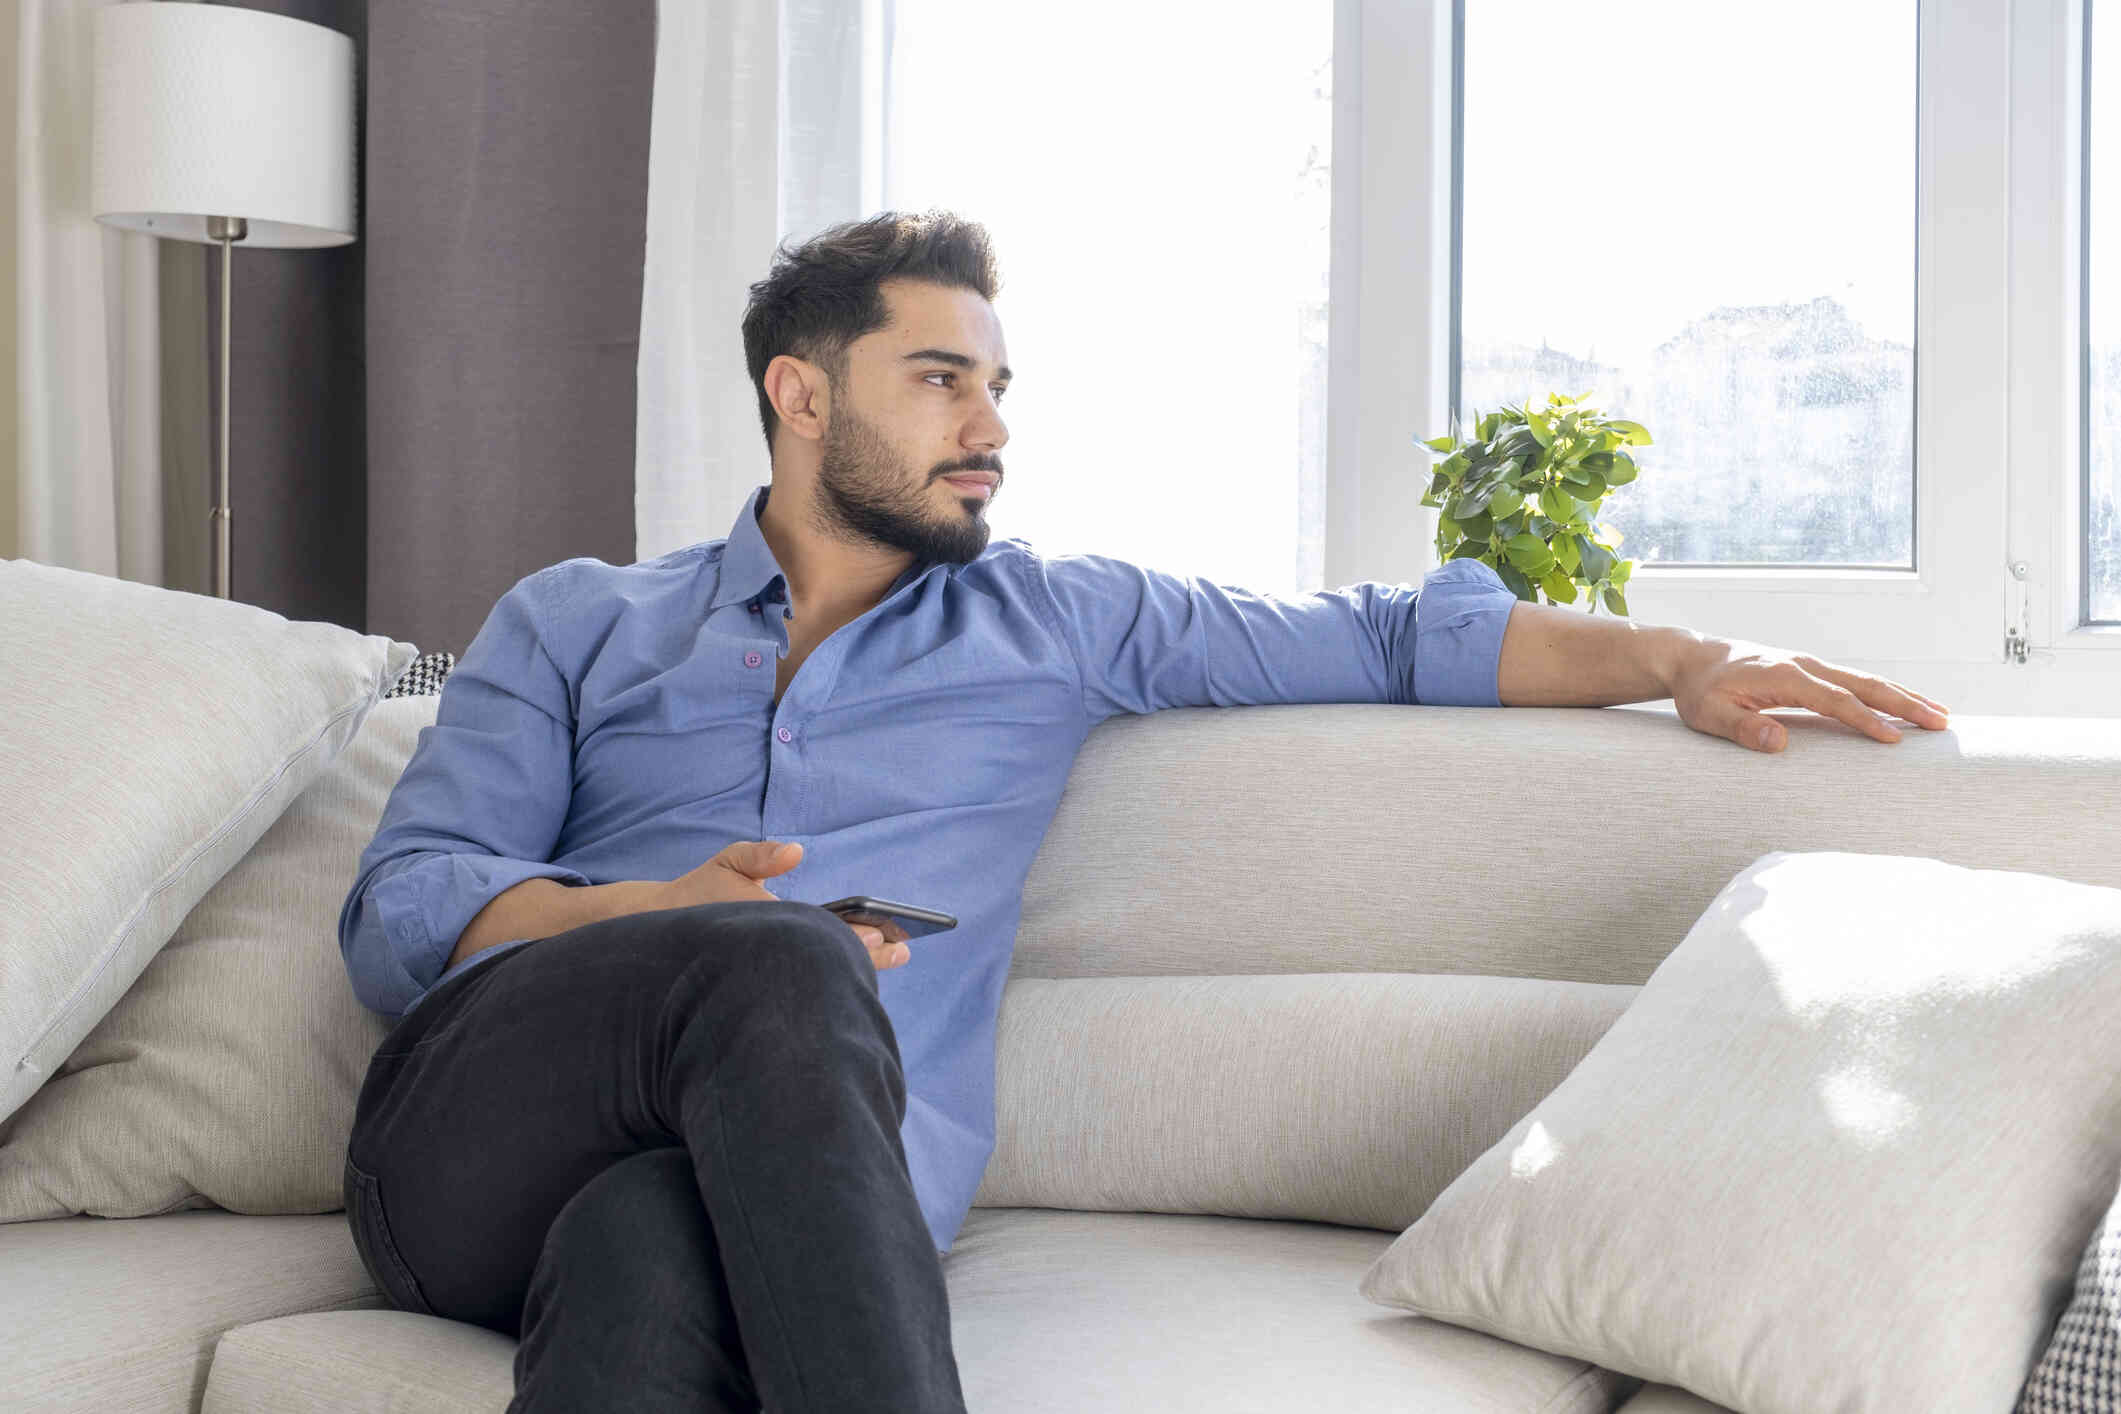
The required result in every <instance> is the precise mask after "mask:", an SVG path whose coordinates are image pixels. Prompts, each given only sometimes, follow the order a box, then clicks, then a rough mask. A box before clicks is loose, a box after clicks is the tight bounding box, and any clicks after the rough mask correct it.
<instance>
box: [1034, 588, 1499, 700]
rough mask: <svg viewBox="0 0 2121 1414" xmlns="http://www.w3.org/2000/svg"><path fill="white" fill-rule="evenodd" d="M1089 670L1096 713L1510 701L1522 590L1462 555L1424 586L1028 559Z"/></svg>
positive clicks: (1088, 688) (1086, 678)
mask: <svg viewBox="0 0 2121 1414" xmlns="http://www.w3.org/2000/svg"><path fill="white" fill-rule="evenodd" d="M1027 572H1028V573H1029V574H1030V575H1031V576H1032V578H1033V581H1034V583H1033V585H1032V590H1033V592H1034V593H1035V594H1038V595H1041V596H1044V597H1046V598H1047V599H1049V600H1050V606H1051V609H1052V611H1053V613H1054V615H1055V616H1056V619H1057V623H1056V629H1057V631H1058V632H1059V633H1060V635H1061V637H1062V638H1063V640H1064V641H1065V642H1066V644H1067V646H1068V647H1069V649H1070V651H1071V652H1072V653H1073V655H1074V657H1075V661H1076V665H1077V667H1078V668H1079V670H1080V672H1081V675H1082V685H1083V710H1084V712H1085V714H1086V715H1087V716H1088V717H1089V719H1090V721H1091V722H1092V724H1093V725H1094V724H1095V723H1097V722H1101V721H1103V720H1104V719H1105V718H1107V717H1110V716H1113V715H1114V714H1116V713H1120V712H1134V713H1147V712H1158V711H1162V710H1163V709H1165V708H1167V707H1248V706H1257V705H1262V704H1273V705H1282V704H1289V703H1303V702H1381V703H1400V704H1411V703H1423V704H1427V705H1431V706H1461V707H1496V706H1500V705H1502V704H1501V703H1500V702H1499V701H1498V700H1497V697H1496V690H1495V670H1496V657H1497V654H1498V652H1499V651H1500V647H1501V640H1502V633H1503V622H1504V619H1505V617H1506V616H1507V615H1508V613H1509V611H1510V607H1511V606H1512V605H1513V604H1515V603H1516V602H1517V598H1516V596H1515V595H1514V594H1512V593H1511V592H1510V591H1509V589H1508V588H1506V587H1505V586H1504V585H1503V582H1502V579H1501V577H1500V576H1499V575H1497V574H1496V573H1495V571H1494V570H1492V569H1490V568H1489V567H1488V566H1486V565H1483V564H1481V563H1479V562H1478V561H1475V560H1453V561H1451V562H1450V563H1448V564H1445V565H1441V566H1438V567H1437V568H1436V569H1433V570H1430V571H1429V572H1428V574H1427V575H1425V576H1424V577H1423V579H1422V583H1421V586H1420V588H1419V589H1416V588H1414V587H1412V586H1409V585H1404V584H1380V583H1375V582H1364V583H1361V584H1353V585H1349V586H1347V587H1345V588H1342V589H1329V590H1319V591H1317V592H1315V593H1311V594H1306V595H1300V596H1291V597H1286V598H1284V597H1277V596H1273V595H1266V594H1259V593H1255V592H1253V591H1251V590H1247V589H1242V588H1237V587H1233V586H1228V585H1220V584H1215V583H1211V582H1210V581H1208V580H1205V579H1202V578H1200V577H1199V576H1197V575H1175V574H1171V573H1168V572H1166V571H1163V570H1158V569H1152V568H1148V567H1146V566H1142V565H1136V564H1132V563H1129V562H1128V561H1125V560H1118V559H1113V558H1111V557H1109V556H1105V555H1053V556H1043V557H1035V558H1034V559H1032V560H1031V561H1029V562H1028V563H1027Z"/></svg>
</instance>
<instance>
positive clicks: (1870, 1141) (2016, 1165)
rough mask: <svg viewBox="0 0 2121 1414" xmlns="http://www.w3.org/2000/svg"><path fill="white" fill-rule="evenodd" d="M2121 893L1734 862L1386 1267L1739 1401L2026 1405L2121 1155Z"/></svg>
mask: <svg viewBox="0 0 2121 1414" xmlns="http://www.w3.org/2000/svg"><path fill="white" fill-rule="evenodd" d="M2116 1016H2121V890H2116V889H2107V888H2096V887H2093V886H2091V885H2086V884H2079V883H2074V882H2071V881H2068V880H2064V879H2055V878H2048V877H2044V876H2041V875H2037V874H2021V873H2012V872H2008V871H2004V870H1975V869H1962V868H1959V867H1957V866H1954V865H1950V864H1945V863H1942V862H1939V861H1937V860H1932V859H1922V858H1910V857H1901V856H1892V855H1862V854H1851V853H1842V852H1822V853H1816V854H1789V853H1781V852H1778V853H1774V854H1770V855H1768V856H1766V857H1764V858H1763V859H1761V860H1759V861H1757V862H1756V863H1755V864H1753V865H1752V866H1751V867H1749V868H1747V869H1745V870H1744V871H1742V872H1741V873H1740V874H1739V875H1738V876H1737V877H1736V878H1735V879H1733V880H1732V881H1731V882H1730V883H1729V884H1728V885H1727V886H1726V887H1725V888H1724V889H1723V891H1722V892H1721V893H1720V894H1719V895H1718V896H1717V898H1716V900H1715V901H1714V902H1713V903H1712V904H1711V905H1710V907H1709V909H1708V911H1707V912H1705V913H1704V914H1703V915H1702V917H1701V919H1700V920H1699V921H1698V922H1697V923H1696V924H1695V926H1694V928H1693V929H1692V930H1691V931H1689V933H1688V934H1687V936H1686V938H1685V940H1684V941H1683V942H1681V943H1680V945H1679V946H1678V947H1677V948H1676V949H1675V950H1674V951H1673V952H1672V954H1671V956H1670V957H1669V958H1667V959H1666V960H1665V962H1664V963H1663V964H1662V965H1661V966H1659V967H1658V969H1657V971H1656V972H1655V973H1654V974H1652V975H1651V977H1650V979H1649V981H1648V983H1647V984H1646V985H1645V986H1644V987H1643V989H1642V992H1641V994H1640V995H1639V996H1638V997H1637V998H1636V1000H1635V1004H1634V1005H1633V1006H1631V1007H1630V1008H1629V1009H1628V1011H1627V1012H1626V1014H1625V1015H1623V1016H1622V1017H1621V1018H1620V1019H1619V1020H1618V1021H1617V1022H1615V1023H1614V1024H1613V1027H1612V1029H1611V1030H1609V1031H1607V1032H1606V1034H1605V1036H1604V1037H1603V1038H1602V1039H1601V1040H1600V1041H1599V1042H1598V1044H1597V1045H1595V1046H1593V1047H1592V1048H1591V1051H1590V1054H1589V1055H1587V1056H1586V1057H1585V1058H1584V1060H1583V1062H1582V1064H1580V1065H1579V1066H1577V1067H1576V1069H1575V1070H1574V1071H1573V1072H1572V1073H1571V1074H1570V1075H1569V1077H1568V1078H1567V1079H1566V1080H1564V1081H1563V1082H1562V1083H1561V1084H1560V1085H1559V1086H1558V1087H1557V1088H1556V1089H1555V1090H1554V1092H1553V1093H1552V1094H1551V1095H1549V1096H1547V1097H1546V1099H1544V1100H1542V1101H1541V1102H1540V1103H1539V1104H1538V1105H1537V1106H1536V1107H1535V1108H1533V1109H1532V1111H1531V1112H1530V1113H1528V1114H1527V1115H1525V1116H1524V1118H1523V1119H1521V1120H1520V1121H1519V1122H1518V1123H1517V1124H1516V1125H1515V1126H1513V1127H1512V1128H1511V1130H1510V1132H1509V1133H1508V1134H1507V1135H1505V1136H1504V1137H1503V1138H1502V1140H1501V1141H1500V1142H1498V1143H1497V1144H1496V1145H1495V1146H1494V1147H1492V1148H1490V1149H1489V1150H1488V1151H1487V1152H1486V1153H1485V1154H1483V1155H1481V1156H1480V1158H1479V1159H1478V1160H1476V1161H1475V1162H1474V1163H1473V1165H1472V1166H1471V1167H1469V1168H1468V1169H1467V1170H1466V1171H1465V1172H1464V1173H1463V1174H1461V1175H1459V1177H1458V1178H1457V1179H1456V1180H1455V1181H1454V1182H1453V1183H1452V1184H1451V1186H1450V1187H1449V1188H1447V1189H1445V1190H1444V1193H1443V1195H1442V1196H1441V1197H1439V1198H1438V1199H1437V1200H1436V1202H1435V1203H1434V1204H1433V1205H1432V1206H1431V1207H1430V1208H1429V1210H1428V1212H1427V1213H1425V1214H1424V1215H1423V1216H1422V1217H1421V1219H1420V1220H1419V1221H1418V1222H1416V1223H1414V1224H1413V1226H1411V1227H1409V1228H1408V1229H1407V1231H1406V1232H1405V1233H1404V1234H1402V1235H1401V1236H1400V1238H1399V1239H1398V1240H1397V1241H1395V1242H1394V1243H1393V1244H1392V1246H1391V1248H1390V1249H1389V1250H1388V1251H1387V1252H1386V1253H1385V1254H1384V1256H1383V1257H1381V1258H1380V1259H1379V1260H1378V1262H1377V1263H1376V1265H1375V1266H1373V1267H1372V1268H1371V1269H1370V1270H1369V1271H1368V1272H1367V1273H1365V1275H1364V1277H1363V1282H1362V1292H1363V1294H1364V1295H1365V1296H1367V1297H1369V1298H1370V1299H1372V1300H1374V1301H1378V1302H1380V1303H1382V1304H1385V1305H1390V1306H1396V1307H1401V1308H1404V1309H1406V1310H1410V1311H1417V1312H1421V1313H1423V1314H1425V1315H1429V1316H1433V1317H1435V1318H1437V1319H1439V1320H1446V1321H1452V1322H1455V1323H1458V1324H1462V1325H1465V1326H1468V1327H1470V1328H1472V1329H1476V1330H1483V1331H1487V1332H1489V1333H1491V1334H1494V1335H1499V1336H1502V1337H1504V1338H1505V1339H1509V1340H1515V1341H1519V1342H1522V1343H1524V1344H1526V1345H1530V1346H1534V1347H1536V1348H1538V1349H1541V1350H1551V1351H1555V1352H1557V1353H1562V1354H1569V1355H1575V1356H1579V1357H1581V1358H1583V1359H1587V1360H1593V1361H1596V1362H1597V1363H1599V1364H1601V1365H1605V1366H1608V1367H1610V1368H1612V1369H1616V1370H1621V1371H1625V1372H1626V1373H1628V1374H1631V1375H1637V1376H1641V1377H1643V1378H1644V1379H1647V1380H1652V1381H1655V1382H1658V1383H1664V1384H1673V1385H1677V1386H1679V1387H1681V1388H1683V1389H1686V1390H1690V1391H1692V1392H1693V1393H1695V1394H1698V1395H1700V1396H1702V1397H1703V1398H1706V1399H1711V1400H1714V1401H1717V1402H1718V1403H1722V1404H1726V1405H1729V1406H1731V1407H1733V1408H1736V1409H1747V1410H1753V1409H1758V1410H1778V1409H1790V1410H1797V1409H1804V1410H1813V1409H1845V1410H1850V1411H1873V1410H1875V1411H1885V1410H1904V1409H1920V1410H1925V1411H1933V1412H1934V1414H1955V1412H1956V1411H1965V1412H1966V1414H1992V1411H1996V1410H2002V1409H2008V1408H2010V1407H2011V1404H2012V1402H2013V1400H2015V1399H2016V1397H2017V1395H2018V1391H2019V1388H2020V1386H2021V1385H2022V1384H2023V1382H2024V1380H2025V1378H2026V1374H2027V1371H2028V1370H2029V1369H2030V1368H2031V1367H2032V1365H2033V1362H2034V1360H2035V1359H2036V1358H2037V1357H2038V1355H2039V1353H2040V1350H2041V1348H2042V1346H2043V1345H2044V1344H2045V1343H2046V1341H2047V1336H2048V1332H2049V1331H2050V1330H2051V1329H2052V1328H2053V1326H2054V1324H2055V1320H2056V1317H2057V1316H2058V1315H2059V1314H2060V1311H2061V1309H2062V1306H2063V1303H2064V1301H2065V1300H2066V1298H2067V1296H2068V1293H2069V1288H2070V1281H2071V1277H2072V1275H2073V1273H2074V1272H2075V1270H2076V1267H2077V1262H2078V1258H2079V1255H2080V1254H2081V1253H2082V1252H2083V1250H2084V1245H2085V1242H2086V1240H2087V1239H2088V1238H2089V1236H2090V1235H2091V1232H2092V1230H2093V1229H2094V1228H2095V1227H2096V1226H2097V1224H2098V1222H2099V1220H2100V1217H2101V1216H2102V1215H2103V1214H2104V1212H2105V1211H2106V1208H2107V1205H2108V1204H2109V1203H2110V1202H2111V1201H2112V1199H2113V1193H2114V1183H2115V1174H2116V1172H2117V1169H2121V1027H2117V1026H2115V1025H2114V1018H2115V1017H2116Z"/></svg>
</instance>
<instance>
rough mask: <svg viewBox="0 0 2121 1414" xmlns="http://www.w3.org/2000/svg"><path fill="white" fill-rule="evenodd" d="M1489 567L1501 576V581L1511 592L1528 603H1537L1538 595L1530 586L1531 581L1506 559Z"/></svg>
mask: <svg viewBox="0 0 2121 1414" xmlns="http://www.w3.org/2000/svg"><path fill="white" fill-rule="evenodd" d="M1490 568H1491V569H1493V570H1494V571H1495V573H1496V574H1498V575H1500V576H1502V582H1503V583H1504V584H1507V585H1508V586H1509V587H1510V592H1511V593H1512V594H1515V595H1516V596H1517V597H1518V598H1520V599H1522V600H1524V601H1525V602H1526V603H1529V604H1537V603H1538V602H1539V595H1538V593H1537V592H1536V591H1535V590H1534V589H1533V588H1532V582H1531V581H1530V580H1528V579H1526V578H1525V577H1524V576H1523V575H1521V574H1519V573H1518V572H1517V571H1516V569H1515V568H1513V567H1512V566H1511V565H1510V563H1509V562H1508V561H1504V562H1503V563H1502V564H1499V565H1492V566H1490Z"/></svg>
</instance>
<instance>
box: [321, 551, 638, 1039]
mask: <svg viewBox="0 0 2121 1414" xmlns="http://www.w3.org/2000/svg"><path fill="white" fill-rule="evenodd" d="M549 573H550V572H549V571H540V572H539V573H538V574H533V575H529V576H526V577H525V578H524V579H522V580H520V581H518V582H517V584H516V585H515V587H514V588H512V589H510V590H509V591H508V592H507V593H506V594H504V595H502V596H501V599H500V601H499V602H498V603H497V604H495V605H494V607H493V610H492V612H491V613H489V614H488V615H487V618H486V622H485V624H484V625H483V626H482V627H481V628H480V629H479V632H478V634H477V636H476V637H475V638H473V640H472V642H471V646H470V647H469V648H467V649H465V651H464V656H463V658H462V660H461V661H460V662H459V663H458V664H457V665H456V667H455V668H454V669H452V670H451V672H450V674H449V676H448V677H447V678H446V679H444V680H443V684H442V697H441V700H440V702H438V703H437V704H436V707H435V722H434V725H433V726H431V727H426V728H423V729H422V730H421V732H420V741H419V745H418V746H417V747H416V748H415V749H414V751H413V754H412V759H411V760H410V761H408V762H407V763H406V765H405V769H404V771H403V772H402V773H401V774H400V775H399V777H398V781H397V784H396V785H395V786H393V787H392V789H391V793H390V798H389V800H387V801H386V802H385V803H384V806H383V816H382V819H381V821H380V822H379V823H378V825H377V829H376V834H375V838H374V839H372V840H370V841H369V843H368V846H367V848H366V849H364V850H363V851H362V852H361V858H360V861H359V863H358V865H357V866H356V871H355V877H354V883H353V887H352V889H351V890H350V891H349V892H348V894H347V897H346V901H345V903H344V905H343V906H342V907H341V909H340V911H339V950H340V953H341V955H342V956H343V957H344V958H345V960H346V968H347V973H348V975H349V976H350V977H351V979H352V981H353V988H354V995H355V996H356V997H357V998H358V999H359V1000H360V1001H361V1003H362V1005H364V1006H366V1007H368V1008H369V1009H370V1010H372V1011H377V1012H381V1013H383V1014H384V1015H386V1016H391V1015H402V1014H403V1013H404V1011H405V1009H406V1008H407V1007H409V1006H410V1005H411V1004H412V1003H413V1002H414V1001H415V1000H416V999H417V998H418V997H419V996H420V995H421V993H422V992H423V991H424V990H425V989H426V988H427V987H429V986H431V985H432V984H433V983H434V981H435V979H436V978H438V977H439V976H440V975H441V974H442V972H443V971H444V970H445V969H446V968H447V967H448V966H449V965H450V962H451V959H452V958H453V957H457V958H459V959H460V956H461V955H460V954H459V953H458V952H457V947H458V943H459V940H460V937H461V935H462V934H463V932H464V930H465V928H466V927H467V926H468V925H469V924H470V923H471V921H472V920H473V918H474V917H475V916H477V915H478V914H479V913H480V912H481V911H482V910H484V909H485V908H486V907H487V906H488V905H489V904H491V903H492V902H493V901H494V899H495V898H496V896H497V895H499V894H501V893H503V892H506V891H510V890H513V889H515V888H518V887H520V886H521V885H522V884H523V882H524V881H525V880H529V879H540V880H543V881H546V882H548V883H553V881H555V880H557V881H559V882H557V883H553V887H555V888H560V887H565V886H568V885H577V886H582V887H583V888H587V887H589V885H590V880H589V879H588V878H587V877H586V876H584V875H583V874H581V873H579V872H578V871H576V870H573V869H569V868H566V867H564V866H562V865H557V864H553V863H551V862H550V860H551V857H552V849H553V845H554V843H555V841H556V840H557V838H558V836H559V832H560V828H561V826H562V825H563V824H564V823H565V822H566V818H567V806H568V802H569V800H570V799H571V797H572V795H573V753H574V712H573V707H572V702H571V699H570V695H569V689H568V685H567V681H566V677H565V675H564V674H563V673H562V672H561V670H560V668H559V666H558V664H557V663H555V662H554V661H553V658H552V656H551V654H550V652H549V651H548V648H547V641H546V636H545V633H544V631H543V624H542V623H541V617H540V614H539V608H538V597H537V593H538V590H539V588H540V584H539V577H540V575H544V574H549ZM534 898H535V895H534V894H533V895H525V896H523V899H522V900H521V901H519V902H528V901H530V900H532V899H534ZM595 901H597V902H601V901H602V899H601V896H599V897H598V899H597V900H595ZM579 902H580V903H581V904H584V905H586V904H589V903H591V902H592V900H590V899H583V900H580V901H579ZM543 913H544V914H545V916H547V917H550V918H554V919H558V918H560V917H562V916H564V914H565V910H562V909H558V908H549V909H546V910H543ZM541 922H542V920H541V919H540V918H538V917H537V916H534V915H533V916H523V915H521V914H520V912H519V910H518V908H517V907H515V906H513V905H512V906H511V907H509V908H507V909H504V910H503V912H501V913H499V914H496V915H495V919H494V923H495V924H496V925H513V926H517V927H532V928H535V927H538V926H541ZM509 936H510V937H511V938H515V937H544V936H547V935H546V934H545V933H539V932H518V933H511V934H510V935H509ZM503 941H507V939H504V938H498V937H488V938H487V939H486V942H487V943H488V944H489V945H490V944H491V943H493V942H503ZM463 955H468V954H463Z"/></svg>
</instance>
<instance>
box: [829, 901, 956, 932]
mask: <svg viewBox="0 0 2121 1414" xmlns="http://www.w3.org/2000/svg"><path fill="white" fill-rule="evenodd" d="M825 907H826V908H828V909H831V910H832V911H833V912H834V913H837V914H838V915H839V916H840V917H842V918H844V919H846V920H847V921H848V922H850V923H855V922H860V923H868V924H872V925H874V924H876V923H878V922H880V921H881V920H883V919H886V918H888V919H890V920H891V921H892V922H894V923H896V924H898V925H899V926H900V927H901V928H904V929H905V930H906V936H907V937H908V938H925V937H927V936H928V935H929V934H930V933H946V932H948V931H949V930H950V929H952V928H955V927H956V926H957V920H956V919H955V918H952V917H951V916H950V915H949V914H947V913H937V912H936V911H935V910H934V909H932V908H915V907H914V906H913V905H912V904H910V903H893V902H892V901H891V900H890V899H887V898H871V897H870V896H869V895H867V894H855V895H854V896H853V897H851V898H838V899H834V900H833V901H832V902H830V903H828V904H826V905H825Z"/></svg>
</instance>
